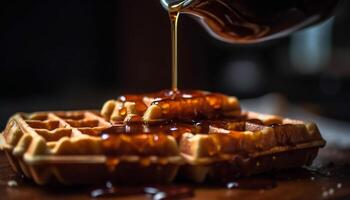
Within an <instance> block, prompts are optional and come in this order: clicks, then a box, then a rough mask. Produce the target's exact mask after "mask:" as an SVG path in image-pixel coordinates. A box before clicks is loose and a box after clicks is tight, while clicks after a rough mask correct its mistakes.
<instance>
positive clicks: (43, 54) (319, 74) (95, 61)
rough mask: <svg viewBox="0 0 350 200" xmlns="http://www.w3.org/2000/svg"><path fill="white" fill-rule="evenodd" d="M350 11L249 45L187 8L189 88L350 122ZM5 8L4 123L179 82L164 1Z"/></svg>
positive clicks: (183, 28) (183, 34)
mask: <svg viewBox="0 0 350 200" xmlns="http://www.w3.org/2000/svg"><path fill="white" fill-rule="evenodd" d="M349 11H350V2H349V1H345V2H344V4H343V5H342V6H341V7H340V9H339V10H338V12H337V14H336V17H335V18H333V19H331V20H328V21H327V22H326V23H323V24H322V25H319V26H317V27H313V28H309V29H307V30H303V31H301V32H298V33H295V34H293V35H292V36H290V37H287V38H282V39H278V40H274V41H269V42H266V43H263V44H258V45H248V46H241V45H229V44H225V43H223V42H220V41H217V40H215V39H213V38H211V37H210V36H209V35H208V34H207V33H206V32H205V31H204V29H203V28H202V27H201V26H200V25H199V24H198V23H197V22H196V21H194V20H193V19H191V18H190V17H187V16H182V17H181V18H180V24H179V26H180V27H179V31H180V33H179V67H180V69H179V78H180V80H179V85H180V88H186V89H188V88H193V89H204V90H211V91H218V92H225V93H228V94H231V95H236V96H238V97H240V98H242V99H245V98H255V97H259V96H261V95H264V94H268V93H278V94H281V95H283V96H284V97H286V98H287V99H288V101H290V102H292V103H294V104H297V105H302V106H303V107H305V108H307V109H309V110H312V111H313V112H316V113H319V114H322V115H324V116H327V117H331V118H334V119H338V120H341V121H349V120H350V105H349V100H350V66H349V65H350V38H349V37H350V26H349V24H350V12H349ZM0 13H1V14H0V25H1V26H0V75H1V76H0V91H1V92H0V129H2V128H4V126H5V123H6V121H7V119H8V118H9V117H10V116H11V115H12V114H13V113H15V112H18V111H22V112H33V111H39V110H62V109H65V110H68V109H86V108H100V107H101V105H102V104H103V102H104V101H105V100H107V99H110V98H115V97H117V96H118V95H119V94H121V93H123V92H129V93H131V92H145V91H155V90H159V89H164V88H169V87H170V85H171V83H170V81H171V69H170V61H171V57H170V55H171V50H170V24H169V19H168V16H167V13H166V11H165V10H163V8H162V7H161V5H160V3H159V2H158V0H143V1H130V0H118V1H97V0H84V1H83V0H81V1H79V0H69V1H68V0H61V1H19V0H2V1H1V2H0Z"/></svg>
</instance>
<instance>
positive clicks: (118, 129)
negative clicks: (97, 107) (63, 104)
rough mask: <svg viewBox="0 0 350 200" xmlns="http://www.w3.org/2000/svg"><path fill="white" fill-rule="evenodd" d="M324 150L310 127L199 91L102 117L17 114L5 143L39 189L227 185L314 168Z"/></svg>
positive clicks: (117, 108)
mask: <svg viewBox="0 0 350 200" xmlns="http://www.w3.org/2000/svg"><path fill="white" fill-rule="evenodd" d="M324 144H325V141H324V140H323V139H322V137H321V135H320V133H319V131H318V129H317V126H316V125H315V124H313V123H306V122H302V121H298V120H291V119H284V118H282V117H280V116H274V115H262V114H258V113H254V112H244V111H241V109H240V106H239V102H238V101H237V99H236V98H234V97H228V96H225V95H222V94H213V93H209V92H202V91H194V92H193V91H191V92H181V93H176V94H173V93H171V92H169V91H162V92H159V93H154V94H144V95H125V96H121V97H120V98H118V99H117V100H110V101H108V102H106V103H105V105H104V106H103V108H102V109H101V111H100V113H99V111H67V112H39V113H32V114H24V113H19V114H16V115H14V116H13V117H11V119H10V120H9V122H8V124H7V126H6V129H5V130H4V133H3V134H2V137H1V148H2V149H3V150H4V151H5V153H6V155H7V157H8V158H9V161H10V163H11V165H12V167H13V169H14V170H15V171H16V172H18V173H21V174H24V175H25V176H27V177H29V178H32V179H33V180H34V181H35V182H36V183H38V184H46V183H50V182H57V181H58V182H60V183H63V184H77V183H79V184H80V183H96V182H98V181H105V180H113V181H115V182H120V183H123V184H124V183H131V184H135V183H152V182H157V183H159V182H171V181H173V180H174V179H175V178H181V179H182V178H185V179H190V180H192V181H195V182H203V181H205V180H207V179H212V180H217V181H226V180H227V179H230V178H233V177H237V176H242V175H243V176H246V175H251V174H256V173H261V172H265V171H269V170H278V169H284V168H291V167H299V166H302V165H309V164H311V163H312V161H313V159H314V158H315V157H316V155H317V151H318V149H319V148H320V147H322V146H324Z"/></svg>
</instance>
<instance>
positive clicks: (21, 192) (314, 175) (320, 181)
mask: <svg viewBox="0 0 350 200" xmlns="http://www.w3.org/2000/svg"><path fill="white" fill-rule="evenodd" d="M349 158H350V151H349V150H346V151H345V150H338V149H336V148H324V149H322V150H321V151H320V154H319V156H318V159H317V160H316V161H315V164H314V167H313V168H312V169H293V170H287V171H283V172H278V173H273V174H269V175H263V176H255V177H253V178H245V179H240V180H238V182H239V183H250V184H248V187H244V188H240V189H226V188H225V187H224V186H208V185H206V186H203V185H192V186H190V187H193V188H194V192H195V195H194V197H193V198H189V199H203V200H205V199H222V200H225V199H251V200H255V199H259V200H260V199H275V200H277V199H279V200H283V199H289V200H293V199H295V200H303V199H305V200H309V199H350V159H349ZM315 169H318V170H315ZM266 181H268V182H273V183H275V186H274V187H271V189H263V187H260V186H259V184H260V183H265V182H266ZM15 182H16V183H17V186H10V185H11V184H12V183H15ZM251 184H252V185H253V186H254V187H249V185H251ZM90 191H91V186H90V187H86V186H85V187H82V186H79V187H78V186H74V187H67V186H65V187H63V186H59V185H56V186H46V187H41V186H36V185H35V184H34V183H32V182H31V181H28V180H26V181H24V180H23V179H22V178H20V177H19V176H17V175H16V174H15V173H13V171H12V170H11V168H10V166H9V164H8V162H7V160H6V157H5V156H4V154H3V153H0V199H4V200H7V199H11V200H12V199H16V200H17V199H20V200H24V199H34V200H36V199H38V200H39V199H48V200H54V199H65V200H69V199H76V200H83V199H92V198H91V197H90ZM99 199H149V197H147V196H145V195H142V196H128V197H111V198H99Z"/></svg>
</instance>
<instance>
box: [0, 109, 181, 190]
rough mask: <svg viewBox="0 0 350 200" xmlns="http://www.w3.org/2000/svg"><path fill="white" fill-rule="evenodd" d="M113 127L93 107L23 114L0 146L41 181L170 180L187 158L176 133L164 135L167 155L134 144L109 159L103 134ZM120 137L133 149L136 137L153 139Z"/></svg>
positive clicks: (23, 170)
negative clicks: (137, 149)
mask: <svg viewBox="0 0 350 200" xmlns="http://www.w3.org/2000/svg"><path fill="white" fill-rule="evenodd" d="M110 126H111V124H110V123H109V122H107V121H105V120H104V119H103V118H101V117H100V116H99V115H98V114H97V113H96V112H90V111H73V112H40V113H33V114H24V113H20V114H16V115H14V116H13V117H12V118H11V119H10V120H9V122H8V124H7V126H6V129H5V130H4V133H3V134H2V137H1V143H0V144H1V147H2V149H3V150H4V151H5V153H6V155H7V157H8V159H9V161H10V163H11V165H12V167H13V169H14V170H15V171H16V172H18V173H21V174H24V175H25V176H27V177H29V178H32V179H34V181H35V182H36V183H38V184H46V183H48V182H51V181H59V182H61V183H64V184H72V183H95V182H98V181H103V180H108V179H117V180H120V181H121V182H130V180H132V181H133V182H135V183H137V182H143V181H145V182H151V181H155V182H169V181H171V180H172V179H173V178H174V176H175V174H176V172H177V170H178V167H179V165H180V164H181V163H182V162H183V161H182V158H181V157H180V156H179V155H178V152H177V150H178V149H177V144H176V142H175V141H174V140H173V138H172V137H167V136H166V137H164V138H163V139H164V146H166V147H167V152H168V154H167V155H164V156H155V155H152V154H143V155H141V154H133V153H134V152H133V149H132V148H124V152H122V153H121V154H120V155H113V157H110V156H108V152H107V151H106V150H105V149H104V148H103V147H104V146H105V145H104V143H106V142H104V140H103V138H102V137H101V132H102V130H105V129H107V128H109V127H110ZM116 140H118V142H119V143H120V144H121V145H122V146H125V147H132V146H133V145H134V141H136V140H138V142H139V143H142V144H146V143H148V142H149V138H147V137H138V136H132V135H130V136H128V135H121V136H120V137H118V138H116ZM160 163H161V164H160ZM129 170H131V172H132V173H130V171H129ZM150 175H151V176H150ZM132 177H134V178H133V179H132Z"/></svg>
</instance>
